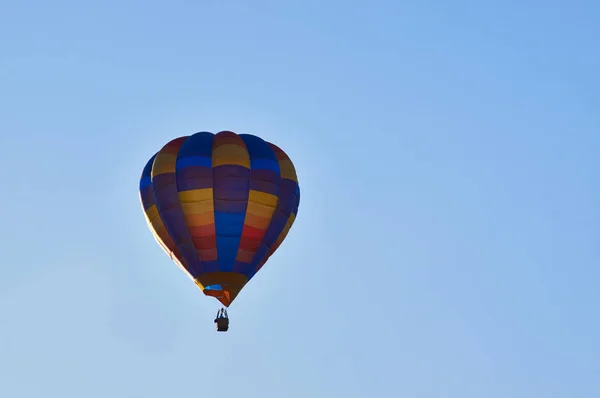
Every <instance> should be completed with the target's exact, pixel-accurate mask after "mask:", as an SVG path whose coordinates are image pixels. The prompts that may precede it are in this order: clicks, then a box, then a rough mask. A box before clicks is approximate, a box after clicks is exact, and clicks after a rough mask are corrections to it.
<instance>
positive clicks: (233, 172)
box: [139, 131, 300, 331]
mask: <svg viewBox="0 0 600 398" xmlns="http://www.w3.org/2000/svg"><path fill="white" fill-rule="evenodd" d="M139 189H140V200H141V203H142V207H143V209H144V214H145V217H146V221H147V222H148V226H149V228H150V230H151V231H152V233H153V235H154V237H155V239H156V240H157V242H158V243H159V245H160V246H161V247H162V248H163V250H164V251H165V252H166V253H167V254H168V255H169V256H170V258H171V259H172V260H173V261H174V262H175V263H176V264H177V265H178V266H179V267H180V268H181V269H182V270H183V271H184V272H185V273H186V274H187V275H188V276H189V277H190V278H191V279H192V280H193V281H194V282H195V283H196V285H197V286H198V287H199V288H200V289H201V290H202V291H203V292H204V294H205V295H207V296H212V297H215V298H216V299H217V300H219V301H220V302H221V303H222V304H223V305H224V306H225V307H229V306H230V305H231V303H232V302H233V301H234V300H235V298H236V297H237V296H238V294H239V293H240V291H241V290H242V289H243V288H244V286H246V284H247V283H248V282H249V281H250V280H251V279H252V278H253V277H254V276H255V275H256V273H257V272H258V271H259V270H260V269H261V268H262V267H263V265H264V264H265V263H266V261H267V260H268V259H269V257H271V255H272V254H273V253H274V252H275V251H276V250H277V248H278V247H279V246H280V245H281V243H282V242H283V240H284V239H285V237H286V236H287V234H288V232H289V230H290V228H291V226H292V224H293V223H294V220H295V219H296V215H297V214H298V206H299V204H300V188H299V185H298V178H297V176H296V170H295V168H294V165H293V163H292V161H291V160H290V158H289V157H288V156H287V155H286V153H285V152H284V151H283V150H281V149H280V148H279V147H277V146H276V145H274V144H272V143H270V142H267V141H265V140H263V139H262V138H260V137H257V136H254V135H250V134H236V133H234V132H231V131H221V132H219V133H217V134H213V133H210V132H199V133H196V134H192V135H190V136H184V137H179V138H176V139H174V140H172V141H170V142H169V143H167V144H166V145H165V146H164V147H162V149H160V150H159V151H158V152H157V153H156V154H155V155H154V156H152V157H151V158H150V160H149V161H148V163H147V164H146V167H144V170H143V172H142V176H141V179H140V188H139ZM222 310H224V309H222ZM219 313H220V314H221V315H220V317H219V316H218V317H217V319H215V323H217V330H220V331H226V330H227V329H228V320H227V322H224V321H223V322H222V321H219V319H223V318H225V319H227V312H226V311H225V312H224V314H225V316H224V317H223V316H222V315H223V311H220V312H219ZM225 323H227V325H225Z"/></svg>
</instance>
